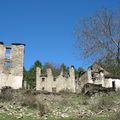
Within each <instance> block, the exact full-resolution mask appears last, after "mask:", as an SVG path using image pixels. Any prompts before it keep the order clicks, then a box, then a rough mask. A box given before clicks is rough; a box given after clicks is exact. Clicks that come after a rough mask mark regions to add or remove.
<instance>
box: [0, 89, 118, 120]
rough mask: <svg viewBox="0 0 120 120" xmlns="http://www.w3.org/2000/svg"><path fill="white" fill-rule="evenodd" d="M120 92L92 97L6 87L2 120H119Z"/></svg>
mask: <svg viewBox="0 0 120 120" xmlns="http://www.w3.org/2000/svg"><path fill="white" fill-rule="evenodd" d="M119 109H120V92H117V93H114V92H113V93H110V94H109V95H107V94H101V95H100V96H98V95H95V96H92V97H88V96H84V95H80V94H79V95H77V94H70V93H60V94H52V93H44V94H43V93H39V92H36V91H27V90H17V91H14V90H11V89H10V88H7V89H4V91H2V93H1V95H0V120H7V119H9V120H17V119H20V120H44V119H47V120H119V119H120V115H119Z"/></svg>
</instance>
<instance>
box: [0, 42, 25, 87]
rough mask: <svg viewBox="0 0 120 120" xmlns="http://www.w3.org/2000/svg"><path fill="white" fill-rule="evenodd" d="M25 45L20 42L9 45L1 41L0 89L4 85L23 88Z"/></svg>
mask: <svg viewBox="0 0 120 120" xmlns="http://www.w3.org/2000/svg"><path fill="white" fill-rule="evenodd" d="M24 46H25V45H24V44H20V43H12V44H11V45H10V46H8V45H4V43H3V42H0V89H2V87H4V86H10V87H12V88H13V89H19V88H22V80H23V63H24Z"/></svg>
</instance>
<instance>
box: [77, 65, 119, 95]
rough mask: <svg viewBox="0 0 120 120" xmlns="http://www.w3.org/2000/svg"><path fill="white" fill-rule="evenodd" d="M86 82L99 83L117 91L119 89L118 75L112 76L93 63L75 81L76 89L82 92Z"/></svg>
mask: <svg viewBox="0 0 120 120" xmlns="http://www.w3.org/2000/svg"><path fill="white" fill-rule="evenodd" d="M86 84H89V85H90V84H91V85H96V86H98V85H100V86H101V87H103V88H108V89H110V88H112V89H113V90H115V91H117V90H119V89H120V76H113V75H111V74H110V73H109V72H107V71H106V70H105V69H103V68H102V67H101V66H99V65H98V64H93V65H92V66H90V67H89V68H88V70H87V71H86V72H85V74H83V75H82V76H81V77H80V78H79V80H78V81H77V84H76V91H77V92H79V93H80V92H82V89H83V88H84V86H85V85H86Z"/></svg>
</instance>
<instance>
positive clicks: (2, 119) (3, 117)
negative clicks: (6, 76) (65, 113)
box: [0, 113, 108, 120]
mask: <svg viewBox="0 0 120 120" xmlns="http://www.w3.org/2000/svg"><path fill="white" fill-rule="evenodd" d="M0 120H43V119H42V118H39V119H36V118H32V117H23V118H16V117H14V116H11V115H7V114H3V113H1V114H0ZM48 120H108V119H107V118H106V117H91V118H83V119H79V118H78V119H75V118H54V117H51V118H48Z"/></svg>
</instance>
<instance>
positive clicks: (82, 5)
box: [0, 0, 120, 69]
mask: <svg viewBox="0 0 120 120" xmlns="http://www.w3.org/2000/svg"><path fill="white" fill-rule="evenodd" d="M103 7H107V8H111V9H113V10H116V9H117V8H118V7H120V0H0V41H2V42H4V43H5V44H8V45H9V44H11V43H13V42H16V43H17V42H18V43H24V44H26V47H25V62H24V65H25V67H26V68H27V69H28V68H29V67H30V66H31V65H33V63H34V62H35V61H36V60H40V61H41V62H42V63H43V64H44V63H45V62H53V63H57V64H60V63H65V64H66V65H67V66H70V65H74V66H75V67H76V68H77V67H79V66H82V67H84V68H85V69H86V68H87V67H88V66H90V65H91V64H92V63H93V62H94V59H93V58H90V59H84V58H83V56H82V54H81V57H80V58H79V59H78V58H77V57H76V56H75V54H74V47H73V44H74V40H75V36H74V28H75V25H76V23H77V21H78V20H79V19H80V18H83V17H87V16H91V15H93V14H94V13H95V11H96V10H98V9H100V8H103Z"/></svg>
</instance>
